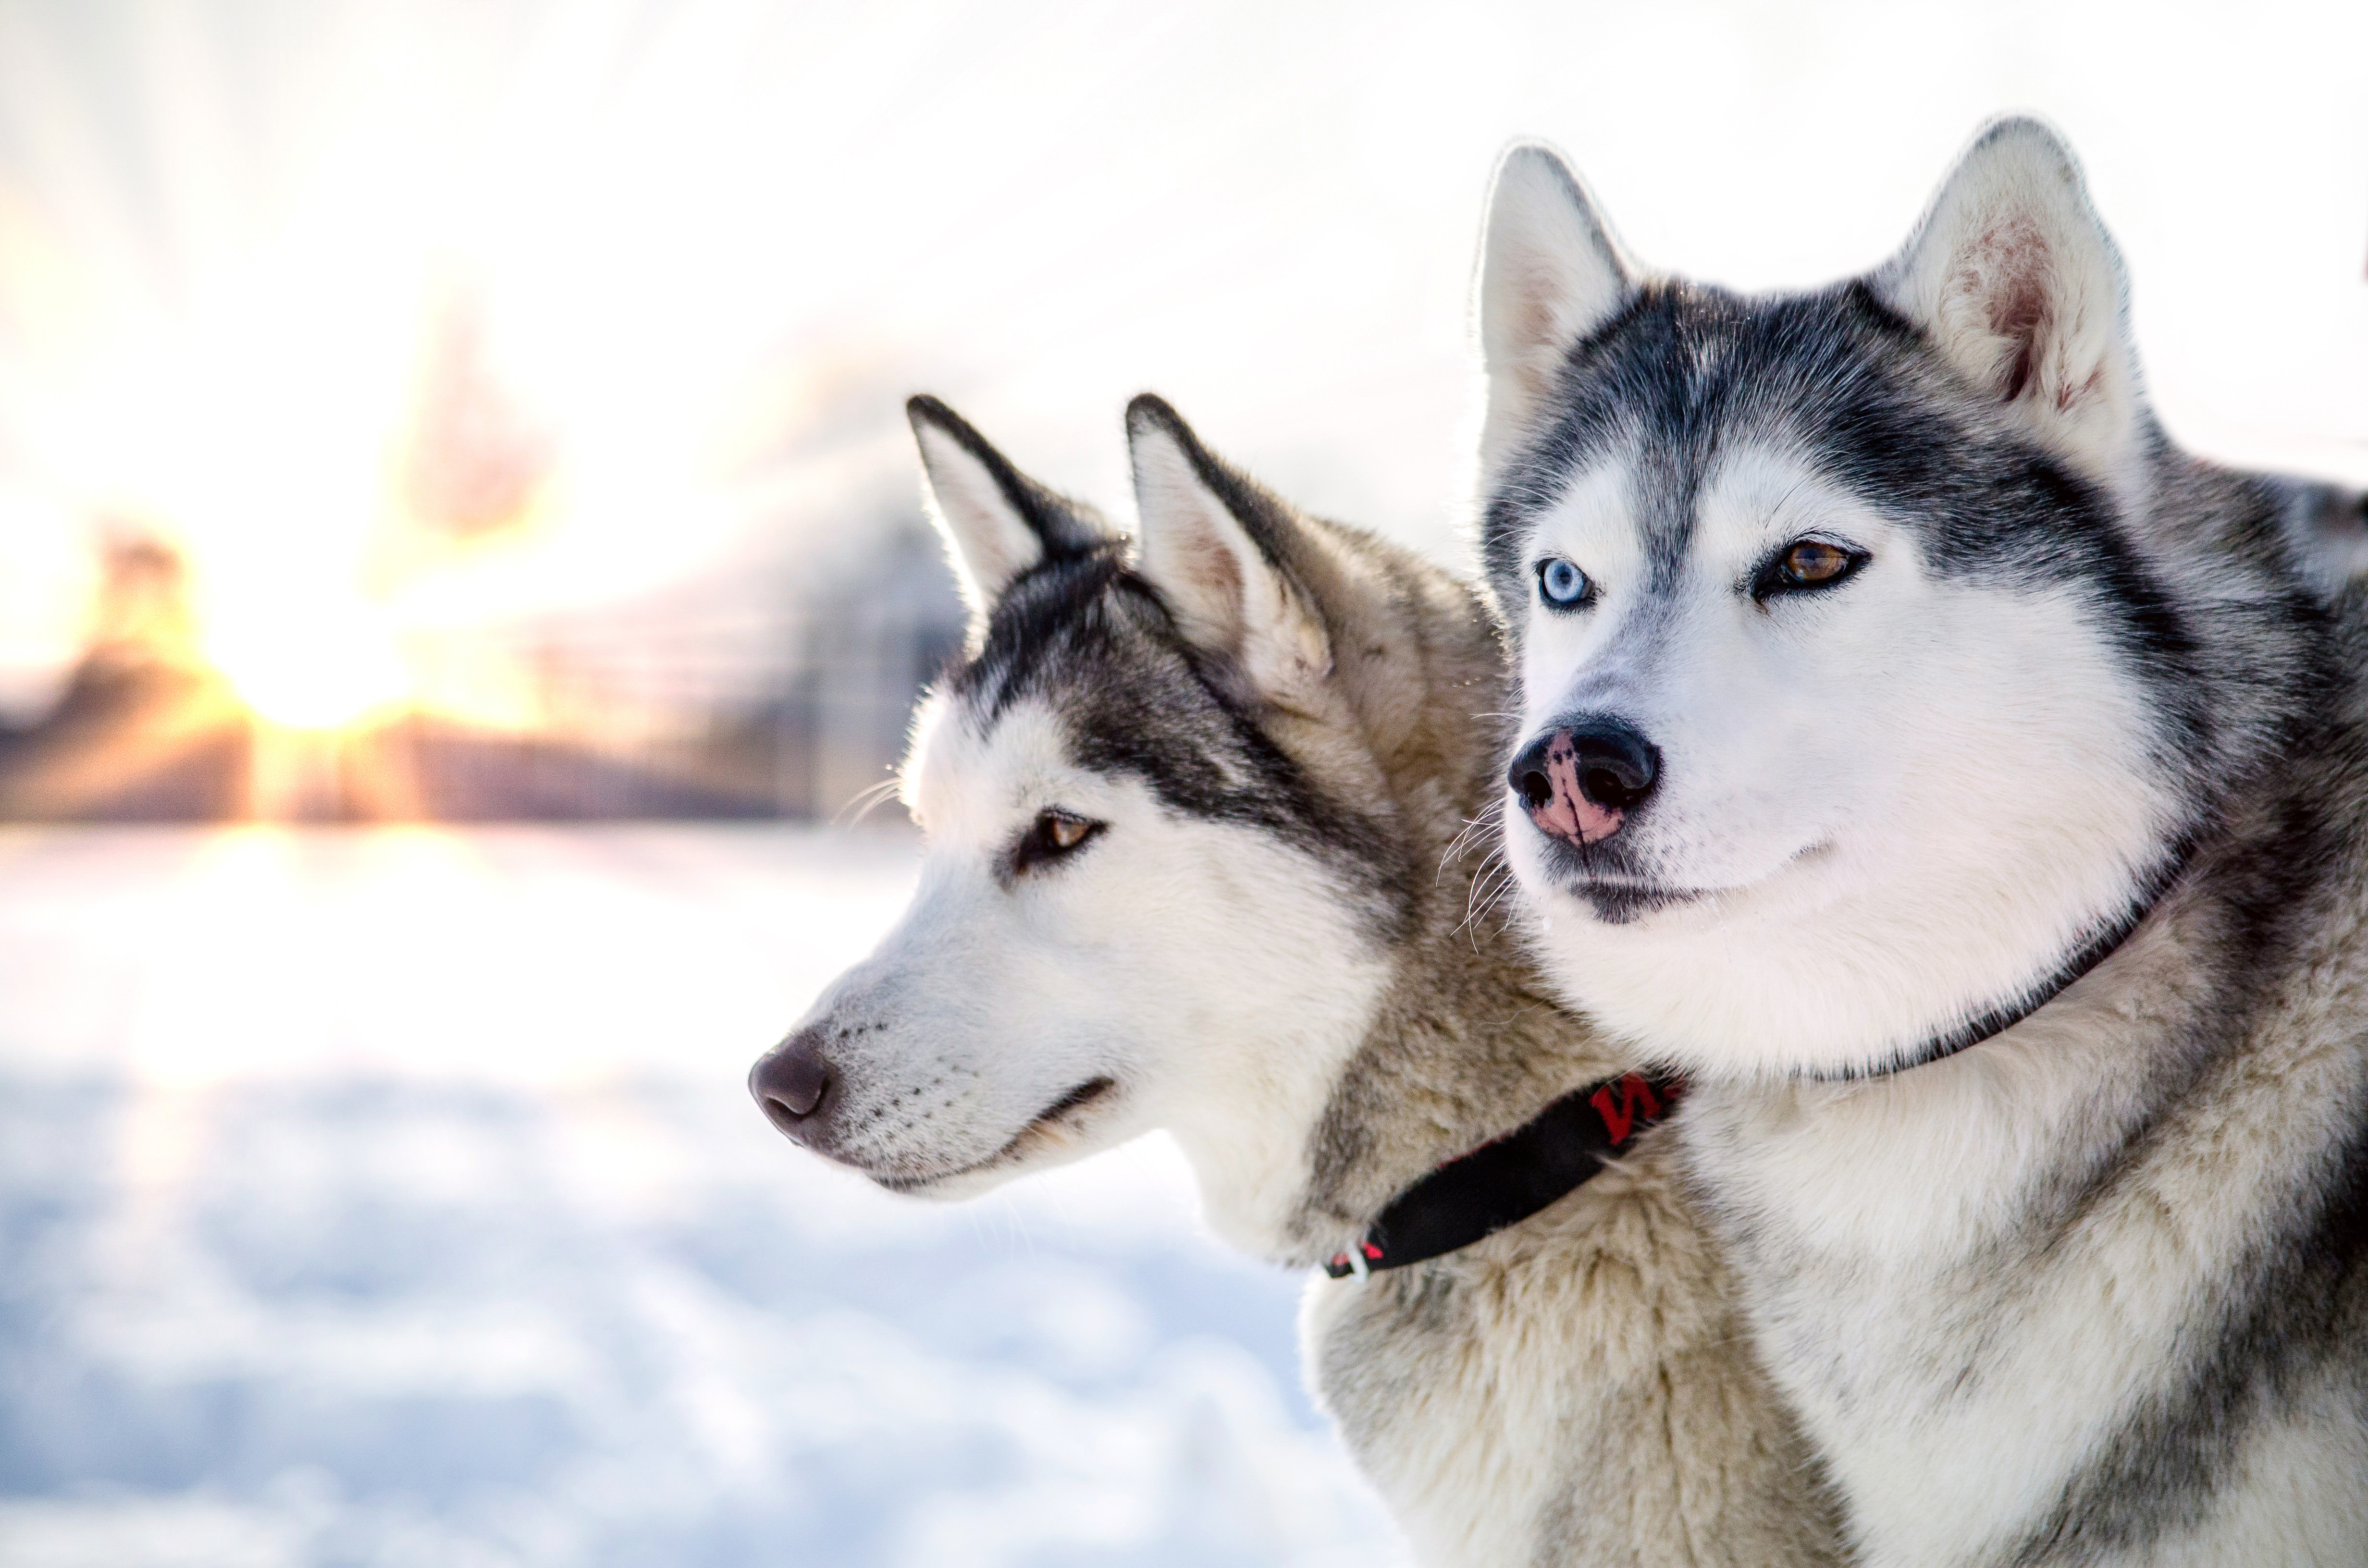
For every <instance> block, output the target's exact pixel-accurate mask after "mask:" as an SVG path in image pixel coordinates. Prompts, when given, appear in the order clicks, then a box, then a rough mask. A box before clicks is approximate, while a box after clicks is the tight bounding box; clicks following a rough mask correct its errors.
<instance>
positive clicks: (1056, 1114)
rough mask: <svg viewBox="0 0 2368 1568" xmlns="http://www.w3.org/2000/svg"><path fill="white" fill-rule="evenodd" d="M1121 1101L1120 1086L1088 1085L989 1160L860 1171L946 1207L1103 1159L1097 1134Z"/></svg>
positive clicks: (1106, 1081)
mask: <svg viewBox="0 0 2368 1568" xmlns="http://www.w3.org/2000/svg"><path fill="white" fill-rule="evenodd" d="M1122 1097H1123V1096H1121V1093H1120V1091H1119V1087H1118V1084H1117V1082H1116V1080H1114V1079H1110V1078H1093V1079H1088V1080H1087V1082H1085V1083H1083V1084H1080V1085H1077V1086H1076V1088H1074V1089H1071V1090H1070V1091H1069V1092H1068V1093H1066V1094H1064V1095H1063V1096H1061V1097H1060V1098H1059V1099H1057V1100H1055V1101H1053V1103H1052V1104H1051V1105H1050V1106H1047V1107H1046V1108H1044V1109H1042V1110H1041V1111H1039V1112H1037V1113H1036V1115H1035V1116H1033V1117H1031V1118H1030V1119H1029V1120H1028V1123H1027V1124H1026V1125H1025V1126H1023V1127H1022V1128H1020V1130H1019V1131H1018V1132H1016V1133H1014V1134H1012V1136H1011V1139H1010V1141H1009V1142H1007V1143H1005V1144H1004V1145H1003V1146H1002V1147H1001V1148H999V1149H997V1150H996V1151H995V1152H994V1153H991V1154H988V1155H987V1156H986V1157H985V1158H984V1159H979V1160H973V1161H972V1162H970V1163H969V1164H967V1165H954V1166H952V1167H951V1168H949V1169H944V1170H939V1171H930V1172H925V1173H919V1174H916V1173H913V1172H910V1171H905V1170H875V1169H871V1168H870V1167H866V1166H858V1167H857V1168H858V1169H860V1170H861V1171H862V1172H863V1174H864V1175H865V1176H870V1177H871V1179H872V1181H874V1182H875V1183H877V1184H878V1185H880V1186H881V1187H886V1188H887V1189H888V1190H889V1191H891V1192H894V1193H899V1194H902V1195H903V1196H905V1197H907V1198H928V1199H939V1200H942V1201H946V1202H953V1201H957V1200H959V1199H966V1198H975V1197H978V1196H979V1195H980V1194H982V1193H985V1192H990V1191H992V1190H994V1189H995V1188H996V1187H1001V1186H1002V1185H1003V1184H1004V1183H1005V1182H1007V1181H1009V1180H1010V1179H1011V1178H1012V1177H1014V1176H1024V1175H1026V1174H1027V1173H1028V1172H1030V1171H1031V1170H1038V1169H1042V1168H1043V1167H1045V1166H1048V1165H1066V1164H1067V1163H1069V1162H1070V1161H1072V1160H1081V1159H1083V1158H1085V1157H1086V1156H1087V1154H1092V1153H1099V1151H1100V1150H1101V1149H1102V1147H1103V1146H1104V1143H1105V1140H1103V1139H1100V1138H1098V1137H1096V1136H1094V1135H1093V1134H1094V1132H1095V1131H1097V1130H1099V1129H1103V1128H1107V1127H1108V1126H1110V1123H1111V1122H1112V1121H1113V1119H1114V1118H1113V1117H1112V1115H1111V1114H1110V1113H1112V1112H1114V1111H1115V1110H1117V1109H1118V1105H1119V1101H1120V1100H1121V1098H1122Z"/></svg>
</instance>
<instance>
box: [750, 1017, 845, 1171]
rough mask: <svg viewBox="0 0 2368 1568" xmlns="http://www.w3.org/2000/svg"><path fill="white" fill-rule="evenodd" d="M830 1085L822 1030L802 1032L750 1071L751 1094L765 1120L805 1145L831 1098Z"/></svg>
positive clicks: (785, 1041)
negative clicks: (810, 1126)
mask: <svg viewBox="0 0 2368 1568" xmlns="http://www.w3.org/2000/svg"><path fill="white" fill-rule="evenodd" d="M830 1085H831V1071H830V1063H829V1062H825V1060H823V1054H822V1031H821V1030H820V1029H815V1028H805V1029H800V1030H799V1031H798V1032H797V1033H795V1034H793V1035H791V1036H790V1038H789V1039H787V1040H783V1041H781V1043H780V1044H779V1045H777V1046H775V1047H773V1049H772V1050H770V1051H767V1052H765V1054H764V1055H762V1056H760V1057H758V1058H757V1065H755V1066H754V1067H751V1068H749V1069H748V1092H749V1093H750V1094H752V1095H754V1096H757V1108H759V1109H761V1110H763V1111H764V1113H765V1119H766V1120H768V1121H769V1122H771V1123H772V1124H773V1125H774V1126H775V1127H778V1128H780V1130H781V1131H783V1132H784V1133H787V1134H788V1135H789V1136H790V1137H791V1138H794V1139H796V1140H797V1141H798V1142H801V1143H803V1142H805V1140H806V1131H807V1123H808V1122H809V1121H810V1120H811V1119H813V1117H814V1113H815V1112H816V1111H819V1110H820V1109H822V1105H823V1102H824V1101H825V1100H826V1099H828V1098H829V1097H830Z"/></svg>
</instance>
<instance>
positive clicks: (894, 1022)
mask: <svg viewBox="0 0 2368 1568" xmlns="http://www.w3.org/2000/svg"><path fill="white" fill-rule="evenodd" d="M910 412H911V415H912V420H913V427H914V432H915V436H916V439H917V440H918V442H919V446H920V452H921V459H922V466H923V468H924V471H925V472H926V475H927V480H926V488H927V491H928V501H929V506H930V510H931V512H932V514H933V515H934V517H936V519H937V521H938V523H939V526H940V528H941V529H942V530H943V532H944V534H945V537H946V540H947V542H948V545H949V550H950V553H951V556H952V558H953V560H954V562H955V565H956V568H957V570H958V572H959V573H960V574H961V576H962V584H963V590H964V593H965V596H966V597H967V598H968V601H969V603H970V605H971V606H972V608H973V617H974V619H973V631H972V637H971V643H970V648H969V652H968V654H967V656H966V658H965V660H964V662H963V663H962V665H961V666H960V667H959V668H957V669H955V670H954V671H953V672H952V673H951V675H950V676H948V677H947V678H946V679H944V680H943V681H942V682H941V683H940V684H939V687H937V689H936V690H934V691H933V692H932V693H931V694H930V695H929V696H928V698H927V699H926V700H925V702H924V703H923V706H922V708H921V710H920V711H919V714H918V716H917V719H916V725H915V739H914V742H913V745H912V750H911V755H910V757H909V759H908V761H907V763H906V765H905V772H904V779H903V783H904V791H905V801H906V803H907V804H908V805H909V806H910V808H911V810H912V812H913V815H914V817H915V819H916V821H917V822H918V823H919V824H921V827H922V830H923V833H924V835H925V836H926V843H927V850H926V858H925V860H924V863H923V868H922V872H921V880H920V886H919V889H918V891H917V892H916V895H915V897H914V900H913V903H912V905H911V907H910V908H909V909H908V910H907V911H906V913H905V916H904V918H903V919H902V921H901V922H900V923H899V924H898V925H897V926H895V928H894V930H892V931H891V932H890V933H889V934H888V936H887V937H886V938H885V939H884V940H883V941H882V943H881V945H880V947H879V949H877V950H876V951H875V952H874V953H873V954H872V956H871V958H870V959H869V960H866V961H865V962H863V963H861V964H860V965H858V966H857V967H856V968H855V969H853V970H852V971H848V973H847V974H846V975H845V976H844V977H842V978H841V979H840V980H839V981H838V982H837V983H835V984H834V985H833V986H832V987H831V988H830V989H829V990H828V992H827V993H825V994H824V995H823V997H822V998H821V999H820V1000H819V1001H817V1002H816V1003H815V1004H814V1007H813V1008H812V1010H811V1011H810V1012H809V1013H808V1014H807V1015H806V1017H804V1019H803V1020H802V1021H801V1022H800V1023H799V1024H798V1026H797V1027H796V1028H794V1029H793V1030H792V1031H791V1034H790V1035H789V1037H788V1038H787V1039H786V1040H784V1041H783V1042H782V1043H781V1045H780V1046H779V1047H778V1048H776V1050H775V1051H773V1052H772V1053H770V1054H769V1055H768V1056H767V1057H766V1058H765V1059H764V1060H763V1061H762V1062H759V1063H758V1064H757V1068H756V1071H755V1073H754V1074H752V1077H751V1087H752V1089H753V1090H754V1092H755V1093H756V1094H757V1098H758V1101H759V1103H760V1105H762V1106H763V1108H765V1110H766V1113H767V1114H768V1116H769V1117H770V1118H771V1119H773V1121H774V1122H775V1124H776V1125H777V1126H779V1127H780V1129H781V1130H782V1131H784V1132H786V1133H788V1134H789V1136H790V1137H791V1138H792V1139H795V1140H796V1141H798V1142H801V1143H803V1144H804V1145H805V1146H807V1147H808V1148H810V1149H813V1150H814V1151H815V1152H816V1153H823V1154H826V1155H828V1156H829V1157H831V1158H833V1159H835V1160H838V1161H841V1162H843V1163H845V1164H847V1165H851V1166H853V1167H855V1168H856V1169H858V1170H860V1171H862V1172H863V1173H865V1174H866V1175H868V1176H871V1177H872V1178H873V1179H874V1180H876V1181H878V1182H880V1183H881V1184H882V1185H883V1186H886V1187H893V1188H895V1189H898V1190H901V1191H906V1192H915V1193H928V1194H936V1195H945V1196H960V1195H966V1194H969V1193H972V1192H975V1191H977V1190H980V1189H982V1188H984V1187H987V1186H990V1185H992V1184H994V1183H996V1182H999V1181H1001V1180H1003V1179H1006V1178H1008V1177H1009V1176H1014V1175H1017V1174H1019V1173H1020V1172H1022V1171H1026V1170H1029V1169H1032V1168H1035V1167H1038V1166H1041V1165H1048V1164H1051V1163H1054V1162H1058V1161H1064V1160H1068V1159H1073V1158H1076V1157H1077V1156H1080V1155H1083V1154H1086V1153H1090V1152H1093V1151H1095V1150H1097V1149H1100V1148H1104V1147H1107V1146H1109V1145H1110V1144H1113V1143H1115V1142H1120V1141H1121V1140H1123V1139H1126V1138H1128V1137H1131V1136H1133V1134H1135V1133H1137V1132H1140V1131H1144V1130H1146V1129H1150V1128H1154V1127H1167V1128H1169V1129H1172V1130H1174V1131H1176V1132H1177V1133H1178V1138H1179V1142H1181V1143H1182V1144H1183V1146H1184V1148H1185V1150H1186V1153H1188V1155H1190V1157H1191V1158H1192V1159H1193V1161H1194V1163H1195V1165H1196V1166H1197V1167H1198V1174H1199V1176H1200V1177H1201V1183H1202V1187H1203V1193H1204V1196H1206V1197H1207V1198H1208V1199H1209V1202H1208V1210H1209V1213H1210V1217H1211V1219H1212V1222H1214V1223H1216V1224H1217V1225H1218V1226H1219V1228H1220V1229H1226V1228H1228V1227H1229V1226H1231V1227H1232V1228H1234V1229H1235V1232H1236V1239H1239V1240H1242V1241H1244V1242H1245V1244H1251V1245H1257V1244H1258V1243H1259V1241H1260V1240H1261V1238H1260V1237H1259V1236H1258V1235H1257V1234H1255V1233H1254V1232H1255V1230H1256V1222H1255V1221H1252V1220H1250V1219H1248V1218H1247V1216H1251V1215H1254V1214H1260V1213H1267V1212H1269V1211H1276V1210H1279V1209H1280V1207H1281V1205H1284V1204H1286V1203H1287V1202H1288V1201H1289V1200H1290V1198H1291V1197H1292V1191H1291V1190H1289V1189H1292V1187H1293V1185H1294V1180H1295V1174H1296V1173H1298V1172H1299V1171H1301V1170H1302V1168H1303V1167H1304V1139H1305V1135H1306V1130H1307V1128H1308V1126H1309V1125H1310V1124H1311V1123H1312V1122H1313V1121H1314V1119H1315V1117H1316V1115H1317V1113H1318V1112H1319V1111H1320V1109H1321V1107H1322V1103H1323V1099H1324V1096H1325V1094H1326V1089H1327V1087H1328V1085H1329V1083H1330V1081H1331V1079H1332V1077H1333V1075H1334V1074H1335V1073H1336V1072H1337V1069H1338V1063H1339V1061H1340V1059H1341V1057H1342V1055H1343V1054H1344V1053H1345V1051H1347V1050H1348V1049H1349V1048H1350V1047H1351V1046H1353V1044H1354V1043H1355V1040H1356V1039H1357V1037H1358V1035H1359V1033H1360V1028H1361V1020H1362V1019H1363V1017H1365V1015H1366V1014H1367V1013H1368V1012H1369V1011H1370V1010H1371V1009H1372V1006H1373V999H1374V997H1375V995H1376V994H1377V991H1378V988H1379V987H1380V985H1381V983H1382V982H1383V978H1384V973H1385V968H1384V965H1383V961H1382V957H1381V955H1382V953H1383V950H1384V949H1385V947H1386V936H1387V932H1386V927H1387V926H1388V915H1387V912H1386V911H1387V902H1386V900H1384V899H1383V898H1382V896H1381V895H1380V892H1379V891H1378V889H1377V887H1376V885H1375V882H1374V878H1375V876H1376V874H1377V873H1376V872H1375V871H1374V869H1373V867H1374V864H1375V860H1376V856H1377V853H1378V849H1377V846H1384V845H1386V843H1387V842H1388V835H1387V834H1386V832H1385V831H1384V828H1383V825H1382V824H1380V823H1379V822H1378V821H1377V820H1376V819H1375V817H1374V815H1373V810H1374V808H1373V806H1372V801H1373V800H1377V799H1378V797H1379V791H1378V790H1373V791H1372V792H1371V793H1370V795H1369V796H1367V797H1366V798H1363V799H1360V797H1359V794H1358V792H1357V790H1358V777H1357V774H1356V771H1355V767H1354V765H1353V761H1352V760H1351V761H1346V762H1337V765H1335V766H1331V767H1327V769H1326V774H1325V778H1324V779H1323V781H1322V782H1321V784H1319V782H1318V780H1317V778H1316V777H1315V772H1314V771H1312V769H1311V767H1310V764H1309V761H1308V759H1309V757H1310V756H1321V755H1324V744H1323V741H1322V737H1323V735H1324V734H1326V733H1329V732H1331V731H1334V730H1336V729H1338V728H1339V727H1340V726H1341V725H1342V724H1344V723H1345V717H1346V716H1345V715H1344V714H1343V713H1342V712H1341V711H1340V709H1339V705H1338V694H1337V693H1336V692H1335V690H1334V689H1333V683H1332V682H1331V680H1330V673H1331V645H1330V637H1329V632H1328V631H1327V629H1326V624H1325V622H1324V620H1323V619H1322V617H1321V616H1320V615H1319V614H1318V613H1317V612H1316V610H1315V608H1314V607H1313V605H1312V603H1311V602H1310V599H1309V597H1308V595H1307V594H1306V592H1305V591H1304V588H1303V586H1302V585H1301V584H1300V583H1299V581H1298V580H1297V578H1296V576H1295V575H1294V573H1293V571H1292V567H1291V566H1290V565H1289V564H1288V554H1289V550H1288V547H1289V545H1290V544H1291V543H1292V538H1293V535H1292V530H1293V529H1295V528H1297V527H1298V526H1299V525H1298V524H1297V523H1296V522H1295V520H1294V519H1293V518H1292V516H1291V514H1290V513H1289V512H1288V511H1287V510H1286V509H1285V508H1283V507H1282V506H1281V504H1280V503H1279V502H1276V501H1275V500H1273V499H1272V498H1271V497H1270V496H1268V495H1267V494H1265V493H1264V492H1263V491H1260V490H1258V488H1257V487H1256V486H1254V485H1252V484H1251V483H1249V482H1248V481H1247V480H1246V479H1244V478H1242V477H1241V476H1240V475H1238V474H1236V473H1235V472H1233V471H1232V470H1230V469H1228V468H1227V467H1225V466H1224V464H1222V463H1220V462H1218V461H1217V460H1215V459H1214V458H1212V457H1211V456H1210V455H1209V454H1208V453H1207V452H1206V451H1205V450H1204V449H1202V448H1201V445H1200V443H1199V442H1198V440H1196V439H1195V438H1194V437H1193V436H1192V433H1191V432H1190V430H1189V429H1187V428H1186V427H1185V426H1184V424H1183V422H1182V421H1181V420H1179V419H1178V418H1177V416H1176V415H1175V414H1174V413H1173V412H1172V411H1171V410H1169V409H1168V408H1167V405H1166V404H1164V403H1159V402H1158V401H1157V400H1156V399H1148V398H1146V399H1138V400H1137V402H1136V403H1135V404H1134V406H1133V408H1131V409H1130V411H1129V421H1128V434H1129V438H1130V449H1131V453H1132V457H1133V466H1134V472H1135V479H1136V486H1137V493H1138V500H1139V506H1140V511H1141V518H1142V524H1141V538H1140V541H1139V549H1138V551H1137V552H1136V553H1135V554H1133V556H1132V557H1131V556H1130V553H1129V551H1128V548H1127V545H1126V543H1125V541H1124V540H1121V538H1119V537H1118V536H1117V535H1115V534H1114V533H1113V532H1112V531H1111V530H1110V529H1109V528H1107V527H1106V526H1105V525H1104V524H1103V523H1102V522H1101V521H1100V520H1099V518H1098V517H1095V516H1094V514H1093V513H1092V512H1090V511H1089V510H1088V509H1087V508H1086V507H1084V506H1079V505H1077V504H1076V503H1075V502H1071V501H1068V500H1065V499H1064V498H1062V497H1060V496H1058V495H1056V494H1053V493H1052V492H1051V491H1049V490H1047V489H1045V488H1044V487H1043V486H1042V485H1040V484H1038V483H1035V482H1033V481H1032V480H1030V479H1028V478H1027V477H1026V476H1024V475H1022V474H1021V473H1019V472H1018V471H1017V470H1015V469H1014V468H1013V467H1012V466H1011V464H1010V463H1009V462H1008V461H1007V460H1005V459H1004V458H1003V457H1002V455H1001V454H999V453H998V452H996V450H995V449H993V448H991V447H990V446H988V445H987V444H986V442H985V440H983V439H982V438H981V437H979V436H978V434H977V432H975V431H974V430H973V429H972V428H971V427H970V426H968V425H967V424H965V423H963V422H962V420H961V419H959V418H958V417H956V416H955V415H953V413H952V412H951V410H949V409H947V408H946V407H944V406H943V405H942V404H940V403H936V402H935V401H933V400H929V399H916V400H915V401H914V403H912V405H911V409H910ZM1283 732H1289V733H1296V734H1298V735H1299V736H1300V737H1301V744H1296V745H1294V746H1293V747H1292V749H1288V750H1287V749H1285V747H1284V746H1282V745H1281V744H1277V741H1276V740H1275V738H1274V736H1275V734H1276V733H1283ZM1340 749H1341V755H1342V756H1349V753H1350V752H1352V751H1353V748H1340ZM1245 1227H1247V1231H1248V1232H1250V1233H1245V1230H1244V1228H1245Z"/></svg>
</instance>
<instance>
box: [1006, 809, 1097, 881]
mask: <svg viewBox="0 0 2368 1568" xmlns="http://www.w3.org/2000/svg"><path fill="white" fill-rule="evenodd" d="M1102 825H1103V824H1100V823H1098V822H1095V821H1093V820H1092V819H1090V818H1088V817H1081V816H1074V815H1072V814H1071V813H1069V812H1039V813H1038V814H1037V817H1036V820H1035V821H1034V822H1032V823H1030V824H1028V831H1027V832H1025V833H1023V834H1021V835H1019V842H1018V843H1016V844H1014V845H1013V846H1011V870H1012V874H1013V875H1015V876H1016V875H1018V874H1019V873H1020V872H1022V871H1027V870H1031V869H1034V868H1036V867H1038V866H1041V865H1042V864H1044V863H1045V862H1046V861H1048V860H1058V859H1060V858H1062V857H1063V856H1065V855H1067V854H1068V853H1070V852H1071V851H1072V850H1074V849H1076V848H1077V847H1078V846H1080V845H1082V844H1084V843H1085V842H1086V840H1087V839H1089V838H1091V837H1093V836H1094V835H1096V834H1098V833H1099V832H1100V831H1101V830H1102Z"/></svg>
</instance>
